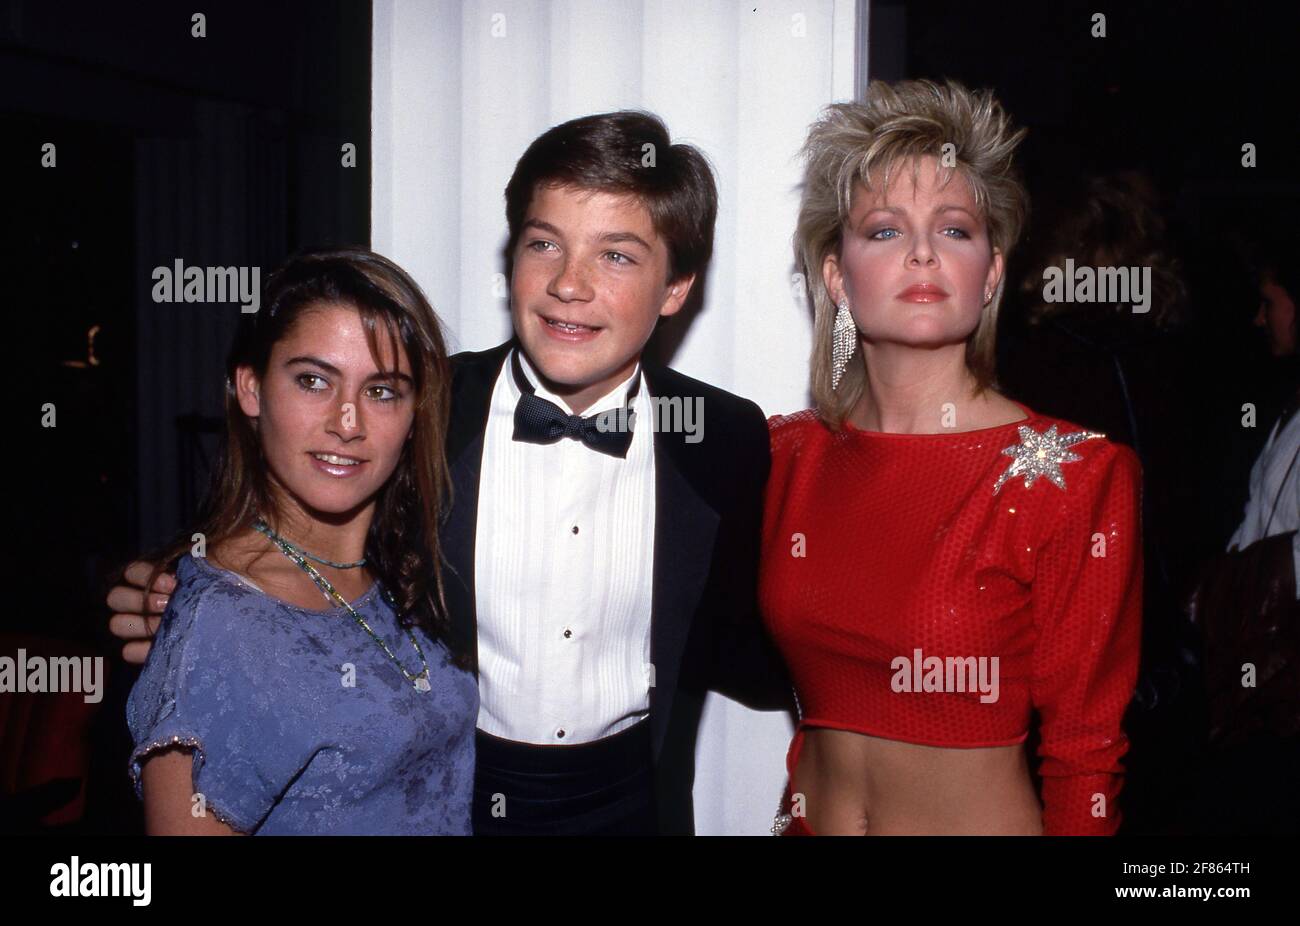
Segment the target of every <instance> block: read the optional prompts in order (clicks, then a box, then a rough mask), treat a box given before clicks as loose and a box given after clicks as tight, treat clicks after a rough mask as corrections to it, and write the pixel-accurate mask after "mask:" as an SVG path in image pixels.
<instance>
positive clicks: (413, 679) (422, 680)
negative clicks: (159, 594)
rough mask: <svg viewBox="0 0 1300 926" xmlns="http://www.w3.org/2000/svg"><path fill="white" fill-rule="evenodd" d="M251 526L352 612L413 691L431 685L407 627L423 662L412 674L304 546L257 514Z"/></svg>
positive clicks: (427, 689) (390, 597)
mask: <svg viewBox="0 0 1300 926" xmlns="http://www.w3.org/2000/svg"><path fill="white" fill-rule="evenodd" d="M253 530H255V531H257V532H259V533H261V534H265V535H266V537H267V539H268V540H270V541H271V543H273V544H274V545H275V547H276V549H278V550H279V551H280V552H281V553H283V554H284V555H285V556H287V557H288V558H289V559H290V560H292V561H293V562H294V563H295V564H297V566H298V568H300V569H301V570H302V571H303V572H305V573H307V575H308V576H309V577H310V578H311V580H312V581H313V582H315V583H316V587H317V588H319V589H320V590H321V591H322V592H324V593H325V595H326V597H328V598H329V599H330V600H331V601H333V602H335V603H337V604H338V605H340V606H341V607H344V608H347V610H348V613H349V614H351V615H352V618H353V620H355V621H356V622H357V623H358V624H360V625H361V629H362V630H364V631H365V632H366V633H368V634H370V637H371V639H372V640H374V641H375V642H376V643H378V644H379V647H380V649H382V650H383V651H384V652H385V653H386V654H387V655H388V658H389V659H390V660H391V661H392V663H393V665H395V666H397V668H398V671H400V672H401V673H402V675H404V676H406V680H407V681H408V682H410V683H411V684H412V685H414V686H415V690H416V691H429V690H430V689H431V686H430V685H429V661H428V660H427V659H425V658H424V650H422V649H421V648H420V641H418V640H417V639H415V634H414V633H412V632H411V630H410V628H409V627H408V628H407V630H406V635H407V636H408V637H410V639H411V645H412V646H414V647H415V651H416V653H418V654H419V656H420V663H421V665H423V666H424V668H423V669H422V670H421V672H420V673H419V674H418V675H412V674H411V673H410V672H407V671H406V667H405V666H403V665H402V664H401V663H400V662H398V661H397V657H396V656H394V655H393V651H392V650H390V649H389V648H388V644H387V643H385V642H384V641H383V639H382V638H380V636H379V634H377V633H375V632H374V631H373V630H371V629H370V625H369V624H367V623H366V619H365V618H364V617H362V616H361V615H360V614H358V613H357V611H356V609H355V608H353V607H352V605H351V604H349V603H348V600H347V599H346V598H344V597H343V596H342V595H340V594H339V593H338V590H337V589H335V588H334V586H333V585H332V584H330V580H329V579H327V578H325V577H324V576H323V575H321V574H320V572H319V571H318V570H317V569H316V567H314V566H313V565H312V564H311V563H309V562H307V559H306V556H307V555H308V554H307V552H306V551H305V550H302V549H300V548H298V547H296V546H294V545H293V544H292V543H290V542H289V541H287V540H285V539H284V538H283V537H281V536H280V535H279V534H277V533H275V532H274V531H273V530H271V528H270V527H269V526H267V523H266V522H265V521H263V520H262V519H261V518H258V519H257V520H256V521H255V522H253ZM312 559H316V561H317V562H321V563H328V561H327V560H321V559H317V558H316V557H314V556H313V557H312ZM362 563H365V560H364V559H363V560H361V562H360V563H357V564H356V565H361V564H362ZM329 565H333V564H329ZM339 568H341V569H342V568H348V567H346V566H340V567H339ZM384 597H385V598H387V600H388V602H389V604H391V605H393V607H394V609H396V607H397V603H396V602H395V601H394V600H393V596H392V595H391V594H389V592H388V590H387V589H385V590H384Z"/></svg>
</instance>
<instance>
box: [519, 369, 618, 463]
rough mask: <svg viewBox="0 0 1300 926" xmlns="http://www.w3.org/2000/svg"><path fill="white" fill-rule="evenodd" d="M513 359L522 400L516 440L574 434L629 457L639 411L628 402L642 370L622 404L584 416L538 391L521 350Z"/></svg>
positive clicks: (602, 450) (596, 446)
mask: <svg viewBox="0 0 1300 926" xmlns="http://www.w3.org/2000/svg"><path fill="white" fill-rule="evenodd" d="M511 361H512V372H513V373H514V377H515V384H516V385H517V386H518V387H519V392H520V396H519V403H518V404H517V405H516V406H515V434H514V439H515V440H517V441H524V442H525V443H529V444H553V443H555V442H556V441H558V440H559V439H560V438H562V437H572V438H573V439H574V440H579V441H582V442H583V443H584V444H586V445H587V446H588V447H590V448H591V449H592V450H596V451H599V452H600V453H607V454H609V455H610V456H612V457H619V458H621V459H626V458H627V451H628V448H629V447H631V446H632V426H633V424H634V423H635V421H636V414H635V413H634V412H632V411H631V410H630V409H629V408H628V404H627V403H628V402H630V401H631V399H632V396H634V395H636V392H637V389H638V388H639V386H640V382H641V376H640V372H638V373H637V375H636V376H635V377H633V379H632V385H631V386H630V387H629V388H628V391H627V399H626V400H625V402H624V404H623V407H622V408H615V409H610V410H609V411H605V412H600V413H599V414H596V415H591V416H589V417H587V418H583V417H581V416H580V415H570V414H569V413H568V412H566V411H565V410H564V409H562V408H560V407H559V406H558V405H556V404H555V403H554V402H548V401H547V400H546V399H543V398H541V397H540V396H538V395H536V394H535V390H534V389H533V385H532V383H530V382H528V378H527V377H526V376H524V369H523V365H522V364H521V363H520V362H519V352H518V351H515V352H514V353H513V354H512V355H511Z"/></svg>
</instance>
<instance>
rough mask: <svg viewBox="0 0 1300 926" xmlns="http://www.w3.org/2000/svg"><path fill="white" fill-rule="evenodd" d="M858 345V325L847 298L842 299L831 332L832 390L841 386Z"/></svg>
mask: <svg viewBox="0 0 1300 926" xmlns="http://www.w3.org/2000/svg"><path fill="white" fill-rule="evenodd" d="M857 346H858V326H857V325H855V324H854V323H853V315H852V313H851V312H849V303H848V301H847V300H841V301H840V304H839V306H837V309H836V312H835V328H834V330H833V331H832V332H831V391H834V390H836V389H838V388H839V387H840V380H841V379H843V378H844V371H845V370H846V369H847V368H848V365H849V358H850V357H852V356H853V351H854V350H855V349H856V348H857Z"/></svg>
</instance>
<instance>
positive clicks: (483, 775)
mask: <svg viewBox="0 0 1300 926" xmlns="http://www.w3.org/2000/svg"><path fill="white" fill-rule="evenodd" d="M475 745H476V750H477V754H476V757H475V776H474V832H475V833H478V834H481V835H518V834H530V833H531V834H550V835H565V834H568V835H581V834H609V835H613V834H620V833H625V834H635V833H653V832H655V831H656V830H657V823H656V818H655V806H654V783H653V782H654V776H653V772H652V767H651V766H652V761H651V740H650V722H649V720H642V721H640V722H638V723H637V724H635V725H634V726H631V727H629V728H627V729H626V730H621V731H619V732H618V733H616V734H614V735H613V736H607V737H605V738H603V739H599V740H596V741H594V742H591V743H582V744H579V745H576V746H539V745H536V744H533V743H520V742H516V741H514V740H507V739H502V738H501V737H498V736H492V735H491V734H489V733H484V732H483V731H481V730H479V731H477V734H476V737H475Z"/></svg>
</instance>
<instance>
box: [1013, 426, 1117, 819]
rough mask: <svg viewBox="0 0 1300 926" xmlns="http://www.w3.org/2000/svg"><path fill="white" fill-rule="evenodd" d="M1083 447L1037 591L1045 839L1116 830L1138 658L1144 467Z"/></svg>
mask: <svg viewBox="0 0 1300 926" xmlns="http://www.w3.org/2000/svg"><path fill="white" fill-rule="evenodd" d="M1085 446H1086V445H1084V444H1080V445H1077V446H1076V447H1075V448H1074V449H1075V452H1077V453H1080V454H1081V455H1084V456H1085V459H1084V460H1081V461H1075V462H1071V463H1065V464H1063V466H1062V473H1063V476H1064V478H1065V480H1066V486H1067V488H1066V490H1065V491H1064V493H1063V494H1062V495H1061V496H1060V498H1059V501H1058V502H1057V507H1054V508H1053V510H1052V511H1051V512H1050V516H1051V517H1052V518H1053V521H1054V523H1053V526H1052V528H1051V531H1050V533H1049V535H1048V537H1047V539H1046V540H1045V542H1044V543H1043V544H1042V546H1041V547H1040V550H1039V556H1038V561H1037V567H1036V572H1035V576H1034V580H1033V601H1034V606H1033V610H1034V625H1035V631H1036V634H1037V637H1036V641H1035V646H1034V658H1033V675H1032V679H1031V682H1030V697H1031V698H1032V700H1033V704H1034V707H1035V708H1036V709H1037V711H1038V715H1039V733H1040V736H1041V744H1040V746H1039V750H1038V754H1039V756H1040V757H1041V759H1042V762H1041V764H1040V766H1039V774H1040V775H1041V777H1042V800H1043V833H1044V835H1097V836H1108V835H1113V834H1114V833H1115V831H1116V830H1117V829H1118V828H1119V822H1120V811H1119V803H1118V797H1119V792H1120V786H1121V783H1122V775H1123V769H1122V767H1121V765H1120V761H1119V760H1120V757H1121V756H1123V755H1124V753H1125V752H1126V751H1127V750H1128V738H1127V737H1126V736H1125V734H1124V731H1123V727H1122V721H1123V717H1124V712H1125V710H1126V708H1127V707H1128V704H1129V701H1130V699H1131V698H1132V695H1133V689H1134V686H1135V685H1136V683H1137V673H1138V657H1139V649H1140V646H1141V622H1142V536H1141V512H1142V507H1141V494H1142V472H1141V464H1140V463H1139V462H1138V459H1137V456H1136V455H1135V454H1134V453H1133V451H1131V450H1130V449H1128V448H1127V447H1124V446H1121V445H1117V444H1111V443H1109V442H1100V441H1099V442H1098V443H1097V444H1094V445H1093V446H1091V447H1087V448H1086V451H1087V452H1086V454H1085ZM1049 488H1051V489H1052V490H1053V491H1056V487H1055V486H1049Z"/></svg>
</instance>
